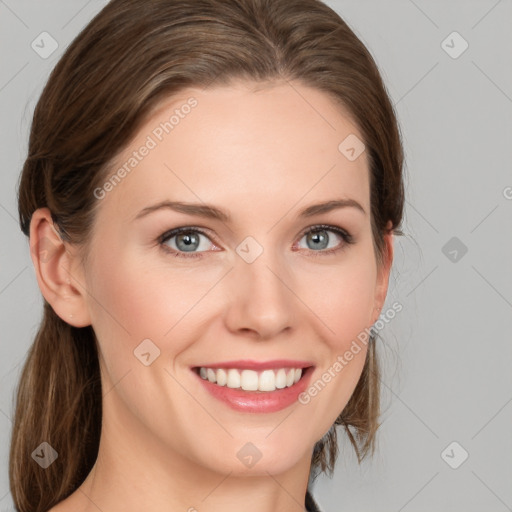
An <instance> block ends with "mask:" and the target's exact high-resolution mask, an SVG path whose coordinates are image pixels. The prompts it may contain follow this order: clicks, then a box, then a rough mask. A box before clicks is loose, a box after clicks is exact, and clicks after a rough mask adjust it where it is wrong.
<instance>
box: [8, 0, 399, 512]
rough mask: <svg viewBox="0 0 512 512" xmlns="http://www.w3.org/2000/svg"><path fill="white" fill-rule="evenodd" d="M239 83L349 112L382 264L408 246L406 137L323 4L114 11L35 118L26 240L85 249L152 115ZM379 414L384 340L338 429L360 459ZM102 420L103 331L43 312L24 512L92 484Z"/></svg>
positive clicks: (21, 438)
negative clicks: (107, 189)
mask: <svg viewBox="0 0 512 512" xmlns="http://www.w3.org/2000/svg"><path fill="white" fill-rule="evenodd" d="M234 79H246V80H248V81H253V82H254V81H256V82H259V83H262V84H263V83H265V82H271V81H272V80H277V81H280V80H296V81H299V82H301V83H303V84H304V85H307V86H311V87H313V88H316V89H317V90H320V91H324V92H325V93H327V94H329V95H330V97H331V98H332V99H333V100H335V101H336V102H338V104H339V105H340V106H342V107H343V108H345V109H346V110H347V111H348V112H349V113H350V115H351V116H352V117H353V119H354V120H355V122H356V123H357V126H358V127H359V129H360V132H361V134H362V135H363V138H364V143H365V145H366V150H367V156H368V161H369V163H370V202H371V219H372V233H373V239H374V247H375V253H376V257H377V260H378V262H379V263H380V262H381V261H382V256H383V250H384V247H385V246H384V243H383V234H385V233H386V225H387V223H388V221H391V224H392V228H391V229H392V230H393V232H394V233H395V234H402V233H401V231H400V230H399V226H400V224H401V221H402V211H403V204H404V189H403V181H402V165H403V151H402V145H401V139H400V132H399V127H398V124H397V120H396V117H395V113H394V110H393V106H392V104H391V102H390V100H389V97H388V94H387V92H386V89H385V86H384V84H383V82H382V79H381V77H380V75H379V71H378V69H377V66H376V64H375V62H374V60H373V58H372V57H371V55H370V53H369V52H368V50H367V49H366V48H365V46H364V45H363V44H362V42H361V41H360V40H359V39H358V38H357V36H356V35H355V34H354V33H353V32H352V30H351V29H350V28H349V27H348V26H347V24H346V23H345V22H344V21H343V20H342V19H341V18H340V17H339V16H338V14H336V13H335V12H334V11H333V10H332V9H331V8H329V7H328V6H326V5H325V4H323V3H322V2H320V1H318V0H195V1H194V2H190V1H187V0H146V1H144V2H141V1H140V0H112V1H111V2H110V3H109V4H107V5H106V6H105V7H104V8H103V9H102V10H101V11H100V12H99V13H98V14H97V15H96V16H95V17H94V19H93V20H92V21H91V22H90V23H89V24H88V25H87V26H86V27H85V28H84V29H83V30H82V31H81V33H80V34H79V35H78V36H77V37H76V39H75V40H74V41H73V42H72V43H71V44H70V46H69V47H68V48H67V50H66V51H65V53H64V54H63V56H62V57H61V59H60V60H59V62H58V63H57V65H56V66H55V68H54V70H53V71H52V73H51V75H50V77H49V79H48V82H47V84H46V86H45V88H44V90H43V92H42V94H41V97H40V99H39V101H38V103H37V106H36V108H35V112H34V117H33V121H32V126H31V132H30V140H29V147H28V155H27V158H26V161H25V163H24V166H23V171H22V175H21V178H20V184H19V217H20V225H21V229H22V231H23V233H25V235H27V236H29V227H30V220H31V217H32V214H33V212H34V211H35V210H36V209H37V208H41V207H48V208H49V210H50V211H51V212H52V218H53V220H54V222H55V225H56V227H57V228H58V230H59V231H60V233H61V235H62V238H63V240H65V241H67V242H69V243H73V244H78V245H80V246H82V247H84V248H85V249H86V248H87V241H88V240H89V239H90V238H89V237H90V235H91V230H92V226H93V220H94V215H95V211H96V207H97V205H98V203H99V201H97V199H96V197H95V195H94V193H93V191H94V190H95V189H96V188H97V187H99V186H101V184H102V183H104V182H105V177H106V176H107V173H108V171H109V165H110V163H111V162H112V161H113V159H114V158H115V156H116V155H117V154H119V152H120V151H122V150H123V148H125V147H126V146H127V144H129V143H130V141H131V140H132V138H133V137H134V136H135V135H136V133H137V131H138V129H139V128H140V127H141V125H142V123H143V122H144V121H145V120H146V119H147V118H148V116H149V114H150V113H151V112H152V110H153V109H154V108H155V107H156V106H158V104H159V103H160V102H161V101H162V100H164V99H168V98H169V97H170V96H171V95H173V94H175V93H177V92H178V91H180V90H183V89H185V88H187V87H189V86H193V87H197V86H204V87H207V86H209V85H211V84H212V83H214V82H215V83H216V84H218V85H227V84H229V83H230V81H232V80H234ZM340 142H341V141H340ZM379 407H380V406H379V367H378V364H377V357H376V347H375V338H373V337H372V339H371V341H370V343H369V346H368V352H367V357H366V362H365V365H364V368H363V371H362V375H361V378H360V380H359V382H358V384H357V386H356V388H355V391H354V393H353V395H352V396H351V398H350V400H349V402H348V404H347V406H346V407H345V409H344V410H343V412H342V413H341V414H340V416H339V417H338V419H337V420H336V424H338V425H343V426H344V427H345V430H346V433H347V435H348V436H349V439H350V441H351V443H352V445H353V447H354V449H355V451H356V453H357V457H358V460H359V461H361V460H362V458H364V457H365V456H366V454H367V452H368V451H369V450H370V449H371V452H372V453H373V451H374V441H375V433H376V431H377V428H378V426H379V425H378V417H379V413H380V409H379ZM101 417H102V395H101V380H100V373H99V363H98V353H97V348H96V338H95V335H94V331H93V329H92V326H88V327H83V328H75V327H73V326H71V325H69V324H67V323H66V322H64V321H63V320H62V319H61V318H60V317H58V316H57V315H56V313H55V312H54V311H53V309H52V307H51V306H50V305H49V303H48V302H47V301H46V300H45V301H44V317H43V320H42V322H41V325H40V327H39V331H38V333H37V335H36V338H35V340H34V343H33V345H32V346H31V348H30V350H29V353H28V357H27V360H26V362H25V365H24V368H23V371H22V374H21V378H20V383H19V387H18V390H17V403H16V411H15V417H14V425H13V430H12V442H11V449H10V466H9V477H10V486H11V492H12V496H13V499H14V503H15V505H16V507H17V508H18V509H19V510H20V511H21V512H35V511H37V512H43V511H46V510H48V509H49V508H51V507H52V506H54V505H55V504H57V503H58V502H60V501H62V500H63V499H65V498H66V497H67V496H68V495H70V494H71V493H72V492H73V491H75V490H76V489H77V488H78V487H79V486H80V484H81V483H82V482H83V480H84V479H85V477H86V476H87V474H88V473H89V471H90V470H91V468H92V466H93V465H94V462H95V459H96V457H97V453H98V447H99V438H100V432H101ZM350 429H354V432H355V433H354V434H353V433H352V432H351V430H350ZM42 441H47V442H48V443H49V444H50V445H51V446H52V447H54V448H55V450H56V451H57V452H58V454H59V455H58V458H57V459H56V460H55V462H54V463H53V464H51V465H50V466H49V467H48V468H47V469H45V470H41V468H40V467H39V466H38V465H37V464H35V463H34V461H33V460H32V458H31V456H30V454H31V453H32V452H33V450H34V449H35V448H36V447H37V446H38V445H39V444H40V443H41V442H42ZM337 450H338V448H337V443H336V431H335V429H334V427H333V428H332V429H331V430H330V431H329V433H328V434H327V435H326V436H324V438H323V439H322V440H320V441H319V442H318V443H317V444H316V446H315V450H314V452H313V458H312V470H313V469H315V468H316V469H320V470H321V471H329V472H332V470H333V468H334V463H335V460H336V454H337Z"/></svg>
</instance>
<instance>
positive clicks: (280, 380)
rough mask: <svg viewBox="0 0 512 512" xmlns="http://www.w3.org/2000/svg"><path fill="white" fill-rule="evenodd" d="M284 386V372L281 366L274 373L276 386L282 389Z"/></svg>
mask: <svg viewBox="0 0 512 512" xmlns="http://www.w3.org/2000/svg"><path fill="white" fill-rule="evenodd" d="M285 387H286V372H285V371H284V370H283V369H282V368H281V369H280V370H278V371H277V374H276V388H277V389H283V388H285Z"/></svg>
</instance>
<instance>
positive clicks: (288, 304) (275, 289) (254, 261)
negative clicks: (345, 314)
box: [228, 237, 296, 337]
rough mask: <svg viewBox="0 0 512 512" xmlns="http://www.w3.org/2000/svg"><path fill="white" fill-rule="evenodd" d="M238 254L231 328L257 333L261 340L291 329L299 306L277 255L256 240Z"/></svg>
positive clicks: (246, 243)
mask: <svg viewBox="0 0 512 512" xmlns="http://www.w3.org/2000/svg"><path fill="white" fill-rule="evenodd" d="M269 238H270V237H267V239H266V240H269ZM236 252H237V257H236V259H235V268H234V269H233V272H232V273H231V281H230V282H231V286H232V288H233V290H232V293H230V297H232V299H231V304H230V305H229V308H230V311H229V314H228V321H229V324H230V325H229V326H230V328H231V329H234V330H239V329H249V330H252V331H256V332H258V334H259V335H260V336H261V337H272V336H275V335H277V334H278V333H279V332H280V331H282V330H283V329H286V328H287V327H289V326H291V322H292V319H293V314H292V312H293V308H294V307H295V306H296V304H295V303H294V300H293V293H292V292H291V291H290V289H289V288H288V287H291V285H290V283H289V281H290V279H291V276H290V274H289V272H287V271H286V266H285V264H284V262H283V259H282V257H280V256H279V254H278V253H277V251H275V250H273V249H272V248H266V247H263V246H262V244H260V243H258V242H257V241H256V240H255V239H254V238H252V237H247V239H245V240H244V241H242V243H240V244H239V246H238V247H237V249H236Z"/></svg>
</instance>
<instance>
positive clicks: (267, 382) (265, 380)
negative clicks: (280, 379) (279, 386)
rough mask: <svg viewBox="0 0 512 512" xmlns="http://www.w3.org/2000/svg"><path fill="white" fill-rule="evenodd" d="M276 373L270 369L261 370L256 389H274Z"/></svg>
mask: <svg viewBox="0 0 512 512" xmlns="http://www.w3.org/2000/svg"><path fill="white" fill-rule="evenodd" d="M275 381H276V374H275V373H274V372H273V371H272V370H265V371H263V372H261V375H260V377H259V383H258V391H274V390H275V389H276V386H275Z"/></svg>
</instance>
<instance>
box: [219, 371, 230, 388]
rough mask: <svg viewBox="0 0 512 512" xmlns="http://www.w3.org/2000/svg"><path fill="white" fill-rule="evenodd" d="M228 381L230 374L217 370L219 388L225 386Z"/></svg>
mask: <svg viewBox="0 0 512 512" xmlns="http://www.w3.org/2000/svg"><path fill="white" fill-rule="evenodd" d="M227 381H228V374H227V373H226V370H222V369H220V370H217V384H218V385H219V386H225V385H226V383H227Z"/></svg>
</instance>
